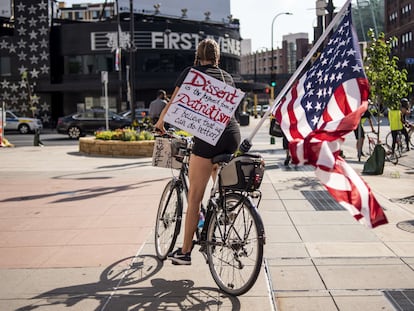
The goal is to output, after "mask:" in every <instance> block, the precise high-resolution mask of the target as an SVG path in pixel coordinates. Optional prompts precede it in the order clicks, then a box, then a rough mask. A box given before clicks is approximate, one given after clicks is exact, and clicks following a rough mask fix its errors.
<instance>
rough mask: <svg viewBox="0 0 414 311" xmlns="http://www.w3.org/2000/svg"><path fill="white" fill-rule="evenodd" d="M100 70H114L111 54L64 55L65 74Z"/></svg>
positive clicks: (92, 72)
mask: <svg viewBox="0 0 414 311" xmlns="http://www.w3.org/2000/svg"><path fill="white" fill-rule="evenodd" d="M101 71H108V72H112V71H114V56H113V55H112V54H97V55H77V56H66V57H65V74H68V75H92V74H99V73H100V72H101Z"/></svg>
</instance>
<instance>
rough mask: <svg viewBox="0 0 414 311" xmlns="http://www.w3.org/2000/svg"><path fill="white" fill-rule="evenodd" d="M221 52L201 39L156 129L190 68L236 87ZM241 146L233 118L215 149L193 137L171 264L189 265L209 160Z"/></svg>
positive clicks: (213, 169)
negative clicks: (180, 235) (179, 235)
mask: <svg viewBox="0 0 414 311" xmlns="http://www.w3.org/2000/svg"><path fill="white" fill-rule="evenodd" d="M219 60H220V48H219V45H218V44H217V42H216V41H214V40H213V39H204V40H203V41H201V42H200V43H199V45H198V47H197V51H196V55H195V60H194V66H192V67H187V68H186V69H184V71H183V72H182V73H181V75H180V76H179V77H178V80H177V81H176V84H175V90H174V93H173V95H172V96H171V99H170V101H169V103H168V104H167V106H166V107H165V108H164V110H163V111H162V113H161V115H160V118H159V120H158V122H157V123H156V124H155V128H156V129H159V130H160V131H161V132H163V133H164V132H165V128H164V117H165V114H166V113H167V110H168V108H169V107H170V106H171V105H172V104H173V103H174V97H175V96H176V95H177V93H178V90H179V88H180V86H181V84H182V83H183V81H184V79H185V77H186V76H187V74H188V72H189V71H190V69H191V68H194V69H196V70H198V71H201V72H203V73H205V74H207V75H209V76H211V77H213V78H216V79H218V80H221V81H223V82H225V83H227V84H228V85H231V86H233V87H234V86H235V84H234V81H233V78H232V77H231V75H230V74H229V73H227V72H226V71H224V70H222V69H220V68H219ZM239 144H240V128H239V125H238V123H237V121H236V119H235V118H234V117H233V118H231V120H230V122H229V123H228V124H227V127H226V128H225V130H224V132H223V134H222V136H221V137H220V139H219V141H218V142H217V144H216V146H213V145H210V144H208V143H206V142H204V141H203V140H201V139H199V138H197V137H194V145H193V149H192V154H191V156H190V162H189V171H188V177H189V189H188V198H187V201H188V207H187V214H186V218H185V228H184V241H183V245H182V247H181V248H178V249H177V250H175V251H174V252H172V253H170V254H168V257H169V258H170V259H171V261H172V263H173V264H177V265H190V264H191V250H192V247H193V236H194V233H195V231H196V229H197V224H198V220H199V213H200V208H201V201H202V199H203V196H204V191H205V189H206V187H207V183H208V181H209V179H210V176H212V177H213V178H215V177H216V175H217V168H218V167H217V165H214V164H213V163H212V162H211V159H212V158H213V157H214V156H216V155H219V154H223V153H234V152H235V151H236V150H237V148H238V147H239Z"/></svg>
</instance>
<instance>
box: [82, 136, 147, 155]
mask: <svg viewBox="0 0 414 311" xmlns="http://www.w3.org/2000/svg"><path fill="white" fill-rule="evenodd" d="M154 142H155V141H154V140H141V141H120V140H100V139H95V137H81V138H80V139H79V152H81V153H85V154H89V155H103V156H112V157H152V151H153V149H154Z"/></svg>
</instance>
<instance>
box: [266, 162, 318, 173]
mask: <svg viewBox="0 0 414 311" xmlns="http://www.w3.org/2000/svg"><path fill="white" fill-rule="evenodd" d="M280 167H281V168H282V169H283V170H285V171H299V172H313V171H314V170H315V167H314V166H312V165H294V164H292V163H291V164H289V165H288V166H285V165H281V166H280ZM266 168H267V167H266Z"/></svg>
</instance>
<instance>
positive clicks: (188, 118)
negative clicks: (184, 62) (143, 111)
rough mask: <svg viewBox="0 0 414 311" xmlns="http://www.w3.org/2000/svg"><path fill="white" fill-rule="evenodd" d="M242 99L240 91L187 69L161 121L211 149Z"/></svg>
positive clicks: (196, 71) (242, 94)
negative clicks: (200, 140) (190, 135)
mask: <svg viewBox="0 0 414 311" xmlns="http://www.w3.org/2000/svg"><path fill="white" fill-rule="evenodd" d="M243 96H244V92H242V91H241V90H239V89H236V88H234V87H232V86H231V85H228V84H226V83H224V82H223V81H220V80H217V79H215V78H213V77H211V76H208V75H206V74H204V73H202V72H200V71H198V70H195V69H191V70H190V71H189V73H188V75H187V76H186V78H185V79H184V82H183V84H182V85H181V87H180V89H179V91H178V93H177V95H176V96H175V98H174V101H173V102H172V103H171V106H170V108H169V109H168V111H167V113H166V115H165V117H164V121H165V122H168V123H170V124H171V125H173V126H175V127H177V128H179V129H181V130H184V131H187V132H189V133H190V134H192V135H194V136H195V137H197V138H199V139H202V140H204V141H205V142H207V143H209V144H211V145H214V146H215V145H216V144H217V141H218V140H219V138H220V136H221V134H222V133H223V131H224V129H225V128H226V126H227V124H228V123H229V122H230V119H231V118H232V116H233V115H234V113H235V111H236V110H237V107H238V105H239V104H240V102H241V100H242V99H243Z"/></svg>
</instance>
